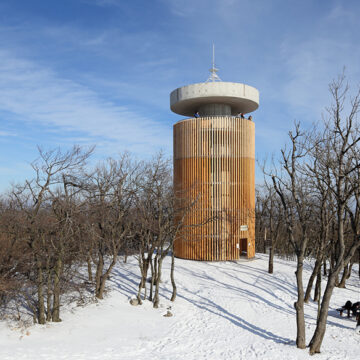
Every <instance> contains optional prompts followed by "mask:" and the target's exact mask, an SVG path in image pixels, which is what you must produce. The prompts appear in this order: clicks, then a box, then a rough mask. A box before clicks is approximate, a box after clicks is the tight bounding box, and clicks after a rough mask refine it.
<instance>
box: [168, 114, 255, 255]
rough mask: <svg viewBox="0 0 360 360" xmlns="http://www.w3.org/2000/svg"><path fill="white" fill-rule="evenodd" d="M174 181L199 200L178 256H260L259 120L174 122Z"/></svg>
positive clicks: (184, 195)
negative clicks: (257, 217)
mask: <svg viewBox="0 0 360 360" xmlns="http://www.w3.org/2000/svg"><path fill="white" fill-rule="evenodd" d="M174 187H175V190H176V193H177V194H178V197H179V200H180V201H179V203H180V204H181V205H180V206H186V204H189V203H190V202H192V201H194V202H195V204H194V205H193V206H192V207H191V209H190V210H189V211H188V212H187V214H186V216H185V220H184V226H183V227H182V230H181V231H180V233H179V235H178V237H177V238H176V240H175V243H174V252H175V255H176V256H177V257H180V258H185V259H193V260H213V261H219V260H235V259H239V257H240V255H241V254H243V255H246V257H248V258H252V257H254V256H255V124H254V123H253V122H252V121H250V120H247V119H241V118H234V117H231V116H213V117H201V118H193V119H186V120H181V121H179V122H177V123H176V124H175V125H174Z"/></svg>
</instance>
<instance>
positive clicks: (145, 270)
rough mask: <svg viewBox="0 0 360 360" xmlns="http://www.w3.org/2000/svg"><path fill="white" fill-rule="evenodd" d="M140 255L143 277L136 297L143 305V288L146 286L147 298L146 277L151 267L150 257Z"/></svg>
mask: <svg viewBox="0 0 360 360" xmlns="http://www.w3.org/2000/svg"><path fill="white" fill-rule="evenodd" d="M140 256H141V257H140V258H139V267H140V272H141V279H140V283H139V289H138V293H137V295H136V298H137V299H138V301H139V304H140V305H141V304H142V301H141V290H142V289H143V288H144V300H145V299H146V277H147V273H148V269H149V258H147V259H146V258H145V256H143V255H140ZM148 256H149V255H148ZM140 259H141V260H140Z"/></svg>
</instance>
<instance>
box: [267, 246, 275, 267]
mask: <svg viewBox="0 0 360 360" xmlns="http://www.w3.org/2000/svg"><path fill="white" fill-rule="evenodd" d="M273 272H274V247H273V246H271V247H270V253H269V268H268V273H269V274H272V273H273Z"/></svg>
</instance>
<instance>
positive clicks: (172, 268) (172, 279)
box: [170, 248, 177, 301]
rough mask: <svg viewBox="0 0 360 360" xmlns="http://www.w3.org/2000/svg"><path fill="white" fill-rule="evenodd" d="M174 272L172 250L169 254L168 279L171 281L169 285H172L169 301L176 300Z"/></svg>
mask: <svg viewBox="0 0 360 360" xmlns="http://www.w3.org/2000/svg"><path fill="white" fill-rule="evenodd" d="M174 271H175V254H174V248H172V253H171V270H170V279H171V285H172V289H173V291H172V295H171V299H170V300H171V301H175V299H176V290H177V289H176V284H175V278H174Z"/></svg>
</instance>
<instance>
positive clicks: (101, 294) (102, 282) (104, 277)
mask: <svg viewBox="0 0 360 360" xmlns="http://www.w3.org/2000/svg"><path fill="white" fill-rule="evenodd" d="M115 264H116V256H114V257H113V260H112V261H111V264H110V265H109V267H108V269H107V270H106V272H105V274H102V275H101V276H100V286H99V288H98V291H97V293H96V297H97V298H98V299H103V298H104V290H105V284H106V280H107V279H108V278H109V275H110V273H111V270H112V269H113V267H114V266H115Z"/></svg>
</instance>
